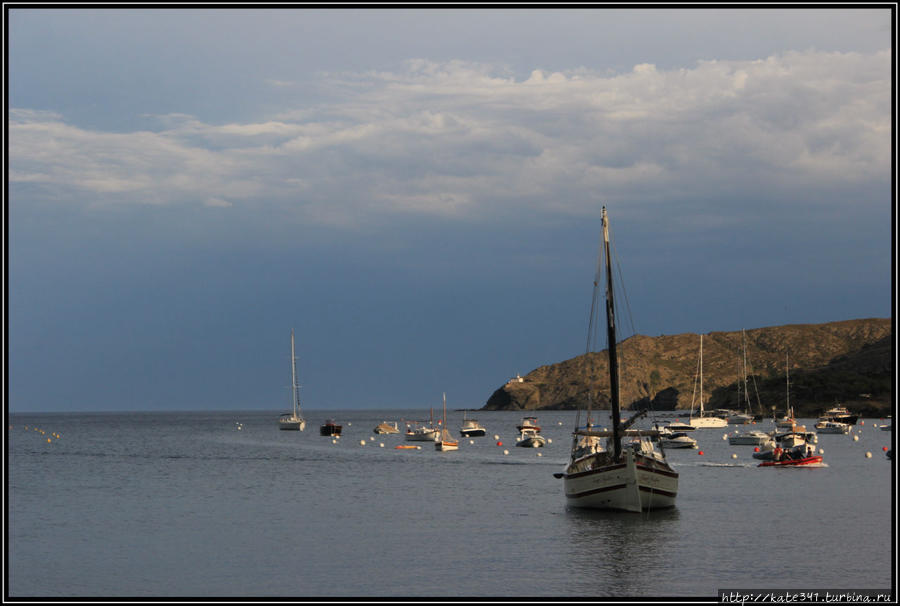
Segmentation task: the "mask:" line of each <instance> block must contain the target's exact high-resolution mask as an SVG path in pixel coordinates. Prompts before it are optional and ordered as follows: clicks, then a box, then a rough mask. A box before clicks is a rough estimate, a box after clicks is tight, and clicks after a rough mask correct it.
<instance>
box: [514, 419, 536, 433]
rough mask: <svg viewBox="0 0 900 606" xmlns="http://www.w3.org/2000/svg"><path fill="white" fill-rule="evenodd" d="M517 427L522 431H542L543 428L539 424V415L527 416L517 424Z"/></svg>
mask: <svg viewBox="0 0 900 606" xmlns="http://www.w3.org/2000/svg"><path fill="white" fill-rule="evenodd" d="M516 429H518V430H519V431H520V432H521V431H536V432H540V431H541V428H540V426H539V425H538V422H537V417H525V418H523V419H522V422H521V423H519V424H518V425H516Z"/></svg>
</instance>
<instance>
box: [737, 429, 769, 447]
mask: <svg viewBox="0 0 900 606" xmlns="http://www.w3.org/2000/svg"><path fill="white" fill-rule="evenodd" d="M769 442H772V443H773V446H774V442H775V440H774V439H773V438H772V436H771V435H769V434H767V433H766V432H764V431H759V430H757V429H753V430H750V431H744V432H737V433H735V434H734V435H730V436H728V443H729V444H731V445H732V446H742V445H743V446H763V445H765V444H768V443H769Z"/></svg>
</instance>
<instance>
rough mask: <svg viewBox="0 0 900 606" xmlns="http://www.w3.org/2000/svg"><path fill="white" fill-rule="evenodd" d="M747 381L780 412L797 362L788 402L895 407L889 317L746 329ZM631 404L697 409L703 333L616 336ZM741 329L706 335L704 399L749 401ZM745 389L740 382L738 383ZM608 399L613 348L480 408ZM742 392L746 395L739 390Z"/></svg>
mask: <svg viewBox="0 0 900 606" xmlns="http://www.w3.org/2000/svg"><path fill="white" fill-rule="evenodd" d="M744 335H745V336H744V339H745V341H744V342H745V345H746V360H747V373H748V378H747V383H748V386H749V393H750V400H751V405H752V408H753V409H754V411H756V412H759V413H763V414H767V415H768V414H771V412H772V408H773V407H775V408H777V409H778V410H781V411H783V410H784V408H785V402H786V399H787V381H786V371H787V370H788V365H789V367H790V385H791V388H790V402H791V405H792V406H793V407H794V408H795V410H796V412H797V414H800V415H805V416H815V415H816V414H818V412H820V411H821V410H822V409H823V408H827V407H830V406H832V405H834V404H835V402H841V403H843V404H845V405H852V406H853V407H854V409H855V410H858V411H860V412H863V413H864V414H870V415H879V416H884V415H887V414H890V409H891V402H892V400H891V398H892V387H893V332H892V322H891V320H890V319H886V318H870V319H861V320H848V321H843V322H829V323H825V324H791V325H786V326H773V327H766V328H757V329H750V330H746V331H744ZM618 350H619V357H620V366H621V368H620V371H621V375H620V376H621V381H620V383H621V385H620V390H621V398H622V406H623V407H624V408H632V409H639V408H646V407H648V406H650V407H652V408H653V409H654V410H674V409H681V410H683V409H690V408H691V404H692V401H693V402H694V407H695V409H696V407H697V405H698V398H699V386H698V385H697V383H698V382H697V378H698V373H699V358H700V335H698V334H692V333H685V334H679V335H663V336H659V337H648V336H644V335H634V336H633V337H631V338H629V339H626V340H625V341H622V342H621V343H620V344H619V348H618ZM743 355H744V352H743V348H742V338H741V331H734V332H713V333H709V334H705V335H703V394H704V407H705V408H706V409H715V408H736V409H743V408H744V396H743V391H741V392H739V391H738V387H739V385H741V386H742V385H743V377H742V371H741V364H742V358H743ZM741 389H743V388H742V387H741ZM589 396H590V399H591V401H592V402H593V404H592V405H593V407H594V408H609V371H608V357H607V352H606V351H602V352H597V353H590V354H584V355H580V356H577V357H575V358H571V359H569V360H565V361H563V362H559V363H556V364H549V365H546V366H541V367H539V368H536V369H535V370H533V371H531V372H530V373H528V374H527V375H525V376H524V377H519V378H515V379H511V380H510V381H508V382H507V383H506V384H505V385H503V386H502V387H500V388H499V389H497V390H496V391H495V392H494V393H493V395H491V397H490V399H488V401H487V403H486V404H485V406H484V407H483V408H482V410H540V409H546V410H569V409H576V408H581V407H585V406H586V405H587V402H588V398H589ZM739 396H740V398H739Z"/></svg>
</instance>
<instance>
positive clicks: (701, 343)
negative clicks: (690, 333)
mask: <svg viewBox="0 0 900 606" xmlns="http://www.w3.org/2000/svg"><path fill="white" fill-rule="evenodd" d="M700 416H701V417H702V416H703V335H700Z"/></svg>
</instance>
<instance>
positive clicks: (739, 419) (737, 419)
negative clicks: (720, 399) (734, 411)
mask: <svg viewBox="0 0 900 606" xmlns="http://www.w3.org/2000/svg"><path fill="white" fill-rule="evenodd" d="M752 422H753V417H752V416H750V415H735V416H733V417H728V424H729V425H748V424H750V423H752Z"/></svg>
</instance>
